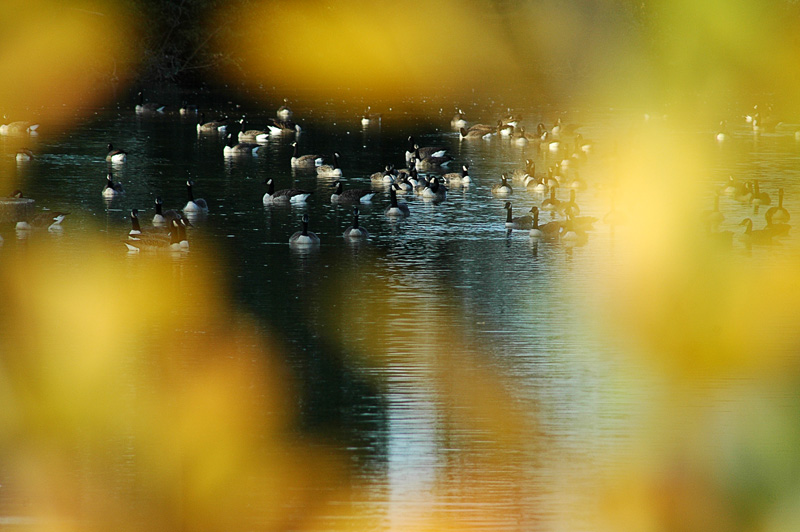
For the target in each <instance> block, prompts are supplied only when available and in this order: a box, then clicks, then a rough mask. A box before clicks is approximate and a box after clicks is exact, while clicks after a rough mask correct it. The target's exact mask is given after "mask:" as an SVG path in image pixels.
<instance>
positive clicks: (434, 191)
mask: <svg viewBox="0 0 800 532" xmlns="http://www.w3.org/2000/svg"><path fill="white" fill-rule="evenodd" d="M422 198H423V199H425V200H429V201H433V202H434V203H440V202H442V201H444V200H445V199H447V189H446V188H445V187H444V185H441V184H439V179H438V178H437V177H436V176H433V177H431V179H430V183H429V184H428V186H427V187H426V188H425V189H424V190H423V191H422Z"/></svg>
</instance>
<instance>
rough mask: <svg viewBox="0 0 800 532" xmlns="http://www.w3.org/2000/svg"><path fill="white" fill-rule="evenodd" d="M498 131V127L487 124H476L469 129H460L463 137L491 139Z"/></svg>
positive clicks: (460, 135)
mask: <svg viewBox="0 0 800 532" xmlns="http://www.w3.org/2000/svg"><path fill="white" fill-rule="evenodd" d="M495 131H497V127H495V126H488V125H486V124H475V125H473V126H471V127H470V128H469V129H464V128H463V127H462V128H460V129H459V130H458V133H459V138H461V139H489V138H491V136H492V134H494V132H495Z"/></svg>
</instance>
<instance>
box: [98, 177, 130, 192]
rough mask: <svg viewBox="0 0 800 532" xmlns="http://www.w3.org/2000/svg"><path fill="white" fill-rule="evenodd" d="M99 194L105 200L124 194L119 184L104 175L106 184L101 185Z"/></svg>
mask: <svg viewBox="0 0 800 532" xmlns="http://www.w3.org/2000/svg"><path fill="white" fill-rule="evenodd" d="M101 193H102V194H103V196H104V197H106V198H113V197H114V196H118V195H120V194H124V193H125V189H123V188H122V184H121V183H115V182H114V180H113V179H112V175H111V174H106V184H105V185H103V190H102V191H101Z"/></svg>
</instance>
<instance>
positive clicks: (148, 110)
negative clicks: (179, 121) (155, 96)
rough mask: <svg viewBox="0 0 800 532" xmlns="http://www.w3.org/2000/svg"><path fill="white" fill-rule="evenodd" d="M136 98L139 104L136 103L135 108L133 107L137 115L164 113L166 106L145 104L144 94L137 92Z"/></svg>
mask: <svg viewBox="0 0 800 532" xmlns="http://www.w3.org/2000/svg"><path fill="white" fill-rule="evenodd" d="M138 97H139V103H137V104H136V107H134V111H136V114H137V115H144V114H154V113H159V114H163V113H164V109H165V108H166V106H164V105H161V104H158V103H153V102H147V103H145V101H144V92H142V91H139V94H138Z"/></svg>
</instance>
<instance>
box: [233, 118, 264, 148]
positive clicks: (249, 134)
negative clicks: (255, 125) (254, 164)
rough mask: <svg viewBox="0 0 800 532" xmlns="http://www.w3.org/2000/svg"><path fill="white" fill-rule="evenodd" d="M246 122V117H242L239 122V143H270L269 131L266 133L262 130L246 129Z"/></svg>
mask: <svg viewBox="0 0 800 532" xmlns="http://www.w3.org/2000/svg"><path fill="white" fill-rule="evenodd" d="M244 121H245V117H242V118H241V119H240V120H239V125H240V126H241V130H240V131H239V135H238V136H237V138H238V139H239V142H256V143H259V144H265V143H266V142H268V141H269V132H268V131H264V130H261V129H245V128H244Z"/></svg>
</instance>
